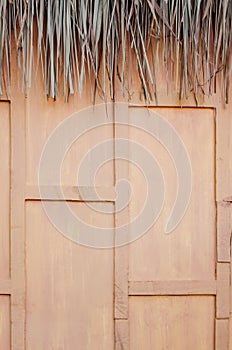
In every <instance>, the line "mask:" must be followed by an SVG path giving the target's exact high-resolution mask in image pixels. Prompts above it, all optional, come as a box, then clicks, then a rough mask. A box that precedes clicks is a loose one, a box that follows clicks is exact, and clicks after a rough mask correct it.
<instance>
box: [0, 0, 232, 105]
mask: <svg viewBox="0 0 232 350" xmlns="http://www.w3.org/2000/svg"><path fill="white" fill-rule="evenodd" d="M0 15H1V17H0V81H1V87H0V88H1V91H0V93H2V91H3V89H4V88H8V87H9V86H10V53H11V49H12V44H14V46H15V45H16V48H17V53H18V64H19V67H20V69H21V72H22V81H23V87H24V89H27V88H29V87H30V86H31V81H32V78H33V76H34V72H37V71H38V69H41V70H42V74H43V79H44V83H45V88H46V94H47V96H50V97H52V98H54V99H56V97H57V96H58V91H59V88H60V85H61V84H62V90H63V94H64V95H65V96H68V95H69V94H73V93H75V92H76V91H79V92H80V93H81V92H82V91H83V86H84V82H85V80H86V78H88V79H89V80H90V82H91V86H92V93H93V96H94V94H95V92H96V91H99V93H100V95H101V96H102V97H105V96H106V90H107V86H108V82H109V86H110V95H111V98H112V99H114V93H115V81H116V78H117V79H119V81H120V82H121V86H122V91H123V92H124V93H126V92H127V89H128V76H129V74H128V71H129V69H130V68H129V67H130V66H131V65H132V64H133V62H134V61H133V60H135V61H136V63H137V71H138V75H139V78H140V80H141V84H142V89H143V93H144V95H145V98H146V100H147V101H148V102H149V101H151V100H154V99H155V100H157V83H156V75H157V69H158V67H159V66H164V67H165V71H166V77H167V82H168V81H170V79H171V81H172V82H173V84H174V85H175V88H176V90H177V91H179V96H180V99H182V98H187V97H188V96H189V94H190V93H191V92H193V93H194V96H195V98H196V101H197V99H198V95H199V92H201V93H203V94H207V95H210V94H212V93H214V92H215V89H216V75H219V84H220V90H221V92H222V96H223V99H224V102H226V103H227V102H228V90H229V83H230V78H231V74H232V58H231V57H232V53H231V47H232V45H231V43H232V1H231V0H62V1H61V0H60V1H59V0H1V1H0Z"/></svg>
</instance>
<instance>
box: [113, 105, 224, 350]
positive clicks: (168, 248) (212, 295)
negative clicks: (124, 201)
mask: <svg viewBox="0 0 232 350" xmlns="http://www.w3.org/2000/svg"><path fill="white" fill-rule="evenodd" d="M220 112H221V110H220V108H219V109H218V110H217V111H216V110H215V109H213V108H209V107H208V108H194V107H185V108H183V107H182V108H177V107H172V106H170V107H169V106H164V107H150V108H145V107H143V106H141V105H140V106H138V105H137V106H136V105H135V106H130V107H129V112H128V115H129V124H130V127H129V132H128V134H129V139H130V140H131V141H136V142H138V143H139V144H140V145H142V146H143V147H145V149H146V150H147V152H151V153H152V154H153V155H154V157H155V158H156V160H157V161H158V163H159V165H160V168H161V169H162V171H163V175H164V178H165V185H166V194H165V195H166V196H165V203H164V206H163V208H162V213H161V215H160V217H159V219H158V220H157V222H156V223H155V225H154V226H153V227H152V228H151V229H149V230H148V232H146V234H144V235H143V236H142V237H141V238H140V239H137V240H136V241H134V242H133V243H131V244H129V245H128V246H126V247H123V248H117V249H116V252H118V253H116V262H115V266H116V275H115V276H116V281H115V286H116V289H115V295H116V305H115V310H116V348H117V349H133V350H135V349H167V350H169V349H173V350H180V349H186V348H188V349H195V348H197V349H202V350H203V349H204V350H206V349H217V350H219V349H220V350H221V349H229V318H230V284H231V282H230V259H231V253H230V233H231V216H230V215H231V209H230V200H231V197H229V198H223V196H225V191H226V188H225V185H226V183H227V185H228V182H227V176H229V174H230V172H229V170H228V169H227V170H226V172H225V173H224V175H223V174H222V169H224V170H225V163H224V161H225V160H226V159H227V161H228V149H229V145H228V143H226V141H227V142H228V139H229V136H228V135H226V132H225V130H223V128H224V127H225V125H226V123H227V122H228V119H227V118H228V117H229V115H228V114H227V113H228V112H227V113H224V114H222V113H220ZM154 113H155V114H158V115H159V116H160V117H161V118H163V119H164V120H165V121H167V122H168V123H170V125H171V126H172V127H173V128H174V129H175V130H176V132H177V133H178V135H179V136H180V138H181V139H182V141H183V143H184V145H185V147H186V150H187V152H188V154H189V157H190V161H191V167H192V193H191V198H190V202H189V205H188V209H187V211H186V213H185V215H183V218H182V220H181V222H180V223H179V225H177V227H176V228H175V229H174V231H173V232H171V233H170V234H168V235H167V234H165V226H166V223H167V220H168V217H169V216H170V213H171V209H172V207H173V205H174V203H175V198H176V193H177V188H178V186H177V182H178V181H177V180H178V179H177V171H176V168H175V160H174V162H173V159H171V155H170V154H169V153H168V152H167V150H166V149H165V147H164V145H163V144H162V143H161V142H160V140H158V139H155V138H154V137H153V136H152V135H151V134H149V132H148V130H149V129H150V130H151V129H152V127H153V125H152V118H154ZM140 118H142V119H143V125H144V126H145V127H144V128H141V129H139V128H138V127H133V126H132V125H136V124H137V121H138V120H140ZM227 125H228V124H227ZM157 127H159V126H158V125H157ZM222 135H224V140H222V139H221V137H222ZM174 141H175V140H173V147H176V144H175V142H174ZM226 145H227V146H226ZM226 147H227V148H226ZM133 152H134V148H133V147H132V148H131V149H130V150H129V154H130V157H129V159H130V158H131V159H133V154H132V153H133ZM140 165H141V164H140ZM141 169H143V166H141ZM141 169H139V168H138V167H136V166H135V165H134V164H130V165H129V170H128V177H129V180H130V183H131V186H132V188H133V195H132V197H131V202H130V205H129V216H130V221H132V220H133V219H134V217H136V216H137V215H140V211H141V209H142V208H143V205H144V202H146V201H147V197H146V196H147V195H148V196H149V193H148V194H146V180H147V179H146V176H145V177H144V173H143V171H141ZM222 176H224V181H223V180H222V179H221V177H222ZM180 185H181V184H180ZM227 188H229V186H228V187H227ZM156 200H157V199H156V198H155V197H154V206H155V201H156ZM135 231H136V228H135ZM130 236H131V237H132V239H133V237H135V236H136V233H135V232H133V231H132V232H130Z"/></svg>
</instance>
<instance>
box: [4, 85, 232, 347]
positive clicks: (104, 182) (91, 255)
mask: <svg viewBox="0 0 232 350" xmlns="http://www.w3.org/2000/svg"><path fill="white" fill-rule="evenodd" d="M39 91H42V88H41V87H40V88H38V89H36V90H32V91H31V94H30V95H29V96H28V97H27V98H24V97H23V96H22V95H20V93H19V92H18V89H17V88H16V84H15V86H14V88H13V93H12V96H11V100H10V101H6V102H4V101H1V102H0V108H1V111H0V122H1V129H0V133H1V140H2V144H1V153H0V157H1V162H2V164H4V166H2V167H1V169H0V172H1V173H0V174H1V182H0V186H1V193H2V197H1V198H2V200H1V202H0V208H1V212H2V216H1V217H2V220H1V221H0V229H1V235H0V237H1V245H0V249H1V255H0V262H1V266H0V329H1V331H0V344H1V348H3V349H4V350H8V349H13V350H24V349H27V350H36V349H38V350H43V349H46V350H47V349H54V350H58V349H59V350H61V349H62V350H63V349H65V350H69V349H70V350H73V349H81V350H82V349H91V350H92V349H94V350H95V349H107V350H110V349H117V350H118V349H130V350H134V349H147V350H150V349H167V350H170V349H171V350H181V349H186V348H188V349H195V348H197V349H199V350H201V349H202V350H203V349H204V350H206V349H207V350H208V349H209V350H214V349H216V350H226V349H227V350H228V349H229V318H230V284H231V283H230V259H231V253H230V232H231V225H230V222H231V219H230V214H231V213H230V211H231V209H230V198H227V197H229V195H230V194H231V193H230V190H231V189H232V188H231V187H230V186H231V185H230V182H229V179H230V170H228V172H227V173H225V169H226V161H228V160H229V150H230V145H229V144H228V140H229V130H230V127H231V124H230V123H231V122H230V119H229V112H222V111H224V110H223V108H222V107H218V106H219V103H218V104H217V109H216V110H215V108H213V107H212V106H213V103H211V106H210V104H209V105H207V106H206V107H204V108H203V107H202V108H196V107H193V106H191V105H190V106H186V107H185V108H179V107H176V106H175V107H173V106H171V105H172V104H171V103H170V106H168V105H167V104H166V105H165V106H163V107H159V108H158V107H151V108H150V109H149V110H148V109H147V108H145V107H143V106H137V107H136V106H134V107H133V106H129V107H128V106H126V107H125V106H124V108H125V110H126V114H125V118H126V119H127V121H126V125H124V126H120V125H118V124H117V118H118V115H119V114H118V112H120V109H119V110H118V109H117V106H116V107H115V109H112V110H111V111H110V112H109V111H108V112H107V113H105V114H104V113H103V114H100V115H98V114H97V113H96V112H95V113H94V110H93V113H92V115H91V116H90V118H96V119H97V118H98V119H99V120H100V121H101V120H103V121H104V120H108V121H109V120H111V123H108V126H106V127H104V128H101V130H100V132H98V131H96V134H95V136H94V137H93V133H91V132H90V134H89V135H88V134H86V135H83V138H82V139H80V141H79V143H78V142H77V143H75V144H73V147H72V148H70V152H69V153H68V154H67V157H66V158H65V160H64V163H63V168H62V169H63V170H62V184H63V186H64V189H65V198H64V199H65V200H66V201H67V202H68V204H69V205H70V208H71V209H72V211H73V212H75V213H76V214H77V215H79V216H80V217H81V218H82V219H83V220H87V221H88V220H90V221H91V224H93V225H95V226H96V227H114V226H116V227H115V232H116V234H117V227H118V226H120V225H123V224H125V223H128V222H130V221H131V220H133V218H134V217H135V216H136V215H138V214H139V211H140V209H141V206H142V205H143V202H144V193H145V188H144V186H145V185H144V184H145V183H144V177H143V174H142V173H141V171H140V170H139V169H138V168H136V166H135V165H133V164H132V163H131V162H130V158H131V159H133V154H132V153H133V148H130V146H129V147H128V161H126V162H125V161H116V160H115V159H113V160H112V161H111V162H108V163H107V164H105V165H104V166H103V169H102V170H101V171H99V173H98V175H97V176H96V182H95V183H94V184H92V183H91V181H90V180H91V177H88V176H86V178H85V179H84V181H83V182H82V183H81V184H79V186H81V187H82V190H83V189H84V191H81V193H80V188H78V187H76V168H77V164H78V163H79V162H80V159H81V157H82V156H83V155H84V154H85V153H86V152H88V150H89V149H90V148H91V147H92V146H93V143H94V142H96V141H97V142H98V141H102V140H108V139H110V140H113V142H112V143H111V146H110V147H112V149H111V150H110V152H111V154H113V155H114V158H117V154H118V152H119V150H118V149H117V147H118V146H117V142H116V139H117V138H121V137H124V138H127V139H128V140H129V143H128V145H129V144H130V142H131V141H136V142H137V143H140V144H142V145H143V146H144V147H146V148H147V149H148V150H149V152H150V153H151V154H153V155H154V156H155V157H156V158H157V161H158V162H159V164H160V167H161V169H162V171H163V174H164V178H165V182H166V196H165V205H164V207H163V210H162V213H161V215H160V217H159V219H158V221H157V222H156V224H155V225H154V226H153V227H152V228H151V229H150V230H149V232H147V233H146V234H144V235H143V237H141V238H140V239H138V240H136V241H134V242H132V243H130V244H128V245H124V246H123V247H117V248H111V249H96V248H95V249H94V248H90V247H84V246H81V245H79V244H77V243H75V242H72V241H71V240H69V239H68V238H67V237H65V236H64V235H62V234H61V233H60V232H58V230H57V229H56V228H55V227H54V226H53V225H52V223H51V222H50V221H49V219H48V217H47V215H46V213H45V211H44V209H43V205H42V202H41V198H40V193H39V186H38V167H39V161H40V157H41V152H42V149H43V146H44V144H45V142H46V140H47V139H48V137H49V135H50V134H51V132H52V131H53V130H54V129H55V128H56V127H57V126H58V125H59V123H61V122H62V121H64V120H65V119H66V118H67V117H68V116H70V115H71V114H72V113H74V112H76V111H77V110H80V109H82V108H83V107H86V106H88V105H89V104H90V97H89V96H87V97H86V99H85V100H84V99H79V98H72V99H70V101H69V103H65V102H64V101H63V100H59V101H57V102H55V103H54V102H53V101H46V100H44V99H43V97H42V96H41V95H40V92H39ZM153 110H154V111H156V113H159V115H161V116H162V118H164V120H167V121H168V122H169V123H170V124H171V125H172V126H173V128H175V130H176V131H177V132H178V134H179V135H180V137H181V139H182V140H183V142H184V144H185V146H186V149H187V151H188V153H189V156H190V159H191V164H192V174H193V186H192V195H191V200H190V204H189V206H188V209H187V212H186V214H185V215H184V217H183V219H182V221H181V222H180V224H179V225H178V226H177V227H176V229H175V230H174V232H172V233H171V234H170V235H165V234H164V226H165V223H166V221H167V217H168V215H169V214H170V210H171V208H172V205H173V202H174V201H175V195H176V183H177V182H176V172H175V165H174V164H173V162H171V161H170V155H169V154H168V152H167V151H166V150H165V149H164V147H163V146H162V145H161V144H160V143H159V142H158V141H157V140H156V139H154V138H153V137H151V135H149V134H147V133H146V134H145V135H144V133H143V131H142V130H139V129H138V128H135V127H133V126H130V125H131V124H133V119H136V118H143V120H144V122H145V124H146V123H147V124H148V126H149V123H150V119H149V118H151V113H152V111H153ZM85 123H86V125H88V123H89V121H88V120H85ZM128 125H129V126H128ZM225 126H227V128H226V130H227V131H226V132H225ZM107 147H109V144H107ZM108 151H109V150H107V152H108ZM94 162H95V160H94V159H92V161H91V160H90V168H89V169H90V170H91V167H92V166H93V164H94ZM122 177H126V178H128V179H129V181H130V182H131V187H132V189H133V193H132V197H131V201H130V204H129V206H128V207H126V208H125V209H124V210H122V211H119V212H117V201H115V198H116V197H115V192H116V189H115V184H116V181H117V180H119V179H120V178H122ZM57 185H58V184H57V183H54V184H49V186H50V187H49V188H50V190H49V192H48V197H47V198H43V200H44V201H45V202H46V201H50V202H52V203H54V205H59V203H60V201H61V200H62V199H61V198H60V197H59V196H57ZM42 186H47V184H46V183H44V184H42ZM95 187H97V188H98V190H99V191H100V192H101V193H102V196H101V199H100V200H97V203H96V199H95V197H94V195H93V190H94V188H95ZM83 193H84V195H83ZM154 200H155V199H154ZM93 202H94V204H95V209H99V211H98V210H95V211H90V210H91V209H90V208H89V207H88V204H89V203H93ZM109 212H110V213H111V214H109ZM9 218H10V219H9ZM133 236H134V233H133V232H129V233H128V237H133Z"/></svg>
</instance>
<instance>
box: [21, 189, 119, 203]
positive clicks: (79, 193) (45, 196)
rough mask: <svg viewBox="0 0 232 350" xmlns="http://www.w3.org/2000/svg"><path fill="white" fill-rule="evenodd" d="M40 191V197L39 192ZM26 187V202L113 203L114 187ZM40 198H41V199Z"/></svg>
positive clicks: (114, 196)
mask: <svg viewBox="0 0 232 350" xmlns="http://www.w3.org/2000/svg"><path fill="white" fill-rule="evenodd" d="M41 189H42V196H41V194H40V190H41ZM61 189H62V192H61V191H60V186H56V185H54V186H42V188H40V187H39V186H30V185H28V186H26V188H25V200H26V201H30V200H31V201H40V200H42V201H73V202H85V201H89V202H109V203H112V202H115V198H116V191H115V187H114V186H112V187H106V186H105V187H104V186H99V187H91V186H81V187H78V186H62V187H61ZM41 197H42V198H41Z"/></svg>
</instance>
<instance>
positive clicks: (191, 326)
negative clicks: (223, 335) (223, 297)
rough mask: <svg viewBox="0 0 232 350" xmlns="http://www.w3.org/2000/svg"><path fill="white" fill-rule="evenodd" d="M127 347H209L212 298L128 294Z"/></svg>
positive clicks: (201, 349) (207, 349) (203, 349)
mask: <svg viewBox="0 0 232 350" xmlns="http://www.w3.org/2000/svg"><path fill="white" fill-rule="evenodd" d="M129 306H130V350H140V349H162V350H186V349H197V350H212V349H213V348H214V313H215V310H214V298H213V297H196V296H194V297H193V296H187V297H186V296H177V297H176V296H175V297H172V296H170V297H164V296H162V297H131V298H130V301H129Z"/></svg>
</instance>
